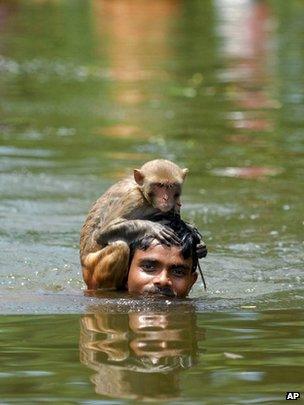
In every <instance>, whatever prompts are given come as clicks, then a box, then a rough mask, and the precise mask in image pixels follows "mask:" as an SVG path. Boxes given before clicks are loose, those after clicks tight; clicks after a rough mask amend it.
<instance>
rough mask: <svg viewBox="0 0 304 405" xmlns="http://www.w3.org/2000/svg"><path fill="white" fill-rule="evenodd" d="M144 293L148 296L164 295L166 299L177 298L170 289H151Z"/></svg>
mask: <svg viewBox="0 0 304 405" xmlns="http://www.w3.org/2000/svg"><path fill="white" fill-rule="evenodd" d="M144 293H148V294H155V295H162V296H165V297H171V298H172V297H175V296H176V294H175V293H174V291H173V290H172V288H170V287H155V286H154V287H150V288H147V289H145V291H144Z"/></svg>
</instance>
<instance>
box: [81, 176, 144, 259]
mask: <svg viewBox="0 0 304 405" xmlns="http://www.w3.org/2000/svg"><path fill="white" fill-rule="evenodd" d="M144 204H145V202H144V198H143V196H142V193H141V192H140V190H139V188H138V186H137V184H136V183H135V181H134V179H133V178H132V177H128V178H126V179H123V180H121V181H119V182H117V183H115V184H114V185H113V186H111V187H110V188H109V189H108V190H107V191H106V192H105V193H104V194H102V195H101V197H99V198H98V200H97V201H96V202H95V203H94V204H93V205H92V207H91V209H90V211H89V214H88V216H87V218H86V220H85V222H84V224H83V227H82V229H81V233H80V257H81V258H82V257H83V256H86V254H88V253H91V252H94V251H97V250H99V249H100V246H99V245H98V244H97V242H96V241H95V240H94V238H93V233H94V231H95V230H96V229H97V228H103V227H105V226H106V225H107V223H109V222H111V221H113V220H114V219H116V218H120V217H123V218H126V219H133V218H134V217H136V209H137V207H138V206H142V205H144ZM138 215H139V214H138Z"/></svg>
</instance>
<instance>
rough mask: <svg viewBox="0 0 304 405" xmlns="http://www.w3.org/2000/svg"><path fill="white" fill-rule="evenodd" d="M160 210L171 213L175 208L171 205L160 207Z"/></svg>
mask: <svg viewBox="0 0 304 405" xmlns="http://www.w3.org/2000/svg"><path fill="white" fill-rule="evenodd" d="M158 209H159V210H160V211H161V212H169V211H171V210H172V209H173V207H172V206H171V205H160V206H159V207H158Z"/></svg>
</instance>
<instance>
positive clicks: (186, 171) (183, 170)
mask: <svg viewBox="0 0 304 405" xmlns="http://www.w3.org/2000/svg"><path fill="white" fill-rule="evenodd" d="M188 172H189V170H188V169H182V173H183V174H182V176H183V180H185V177H186V175H187V173H188Z"/></svg>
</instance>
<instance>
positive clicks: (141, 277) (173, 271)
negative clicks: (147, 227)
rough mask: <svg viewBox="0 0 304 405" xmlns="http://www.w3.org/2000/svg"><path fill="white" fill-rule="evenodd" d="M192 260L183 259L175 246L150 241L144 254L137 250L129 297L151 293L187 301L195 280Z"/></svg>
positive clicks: (133, 262) (133, 261)
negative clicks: (131, 294) (186, 298)
mask: <svg viewBox="0 0 304 405" xmlns="http://www.w3.org/2000/svg"><path fill="white" fill-rule="evenodd" d="M191 268H192V258H191V257H189V258H188V259H184V258H183V256H182V254H181V250H180V248H179V247H178V246H170V247H168V246H164V245H161V244H160V243H159V242H158V241H156V240H155V241H153V242H152V244H151V246H150V247H149V248H148V249H147V250H140V249H137V250H136V251H135V253H134V257H133V260H132V262H131V266H130V270H129V275H128V283H127V288H128V291H129V292H130V293H133V294H144V293H154V294H162V295H167V296H172V297H173V296H175V297H180V298H183V297H186V296H187V294H188V293H189V291H190V289H191V287H192V286H193V284H194V283H195V281H196V279H197V273H195V272H194V273H193V272H191Z"/></svg>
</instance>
